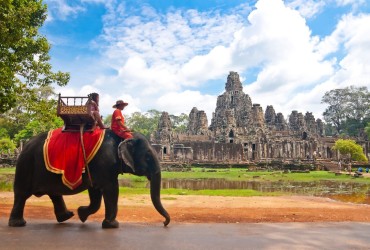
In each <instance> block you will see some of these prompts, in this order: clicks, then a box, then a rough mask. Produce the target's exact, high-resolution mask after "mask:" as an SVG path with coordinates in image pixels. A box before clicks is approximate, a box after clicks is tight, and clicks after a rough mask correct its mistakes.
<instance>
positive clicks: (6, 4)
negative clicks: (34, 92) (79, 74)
mask: <svg viewBox="0 0 370 250" xmlns="http://www.w3.org/2000/svg"><path fill="white" fill-rule="evenodd" d="M46 14H47V8H46V5H45V4H43V3H42V0H3V1H2V2H1V4H0V58H1V60H0V114H1V113H4V112H6V111H8V110H10V109H11V108H13V107H14V106H15V105H16V104H17V97H18V96H23V95H24V94H26V93H27V90H28V89H29V88H31V87H33V86H49V85H51V84H52V83H56V84H58V85H60V86H64V85H66V84H67V82H68V81H69V74H67V73H62V72H56V73H53V72H52V70H51V65H50V63H49V60H50V56H49V55H48V53H49V50H50V45H49V43H48V41H47V39H46V38H45V37H43V36H41V35H40V34H39V33H38V30H39V28H40V27H41V26H42V25H43V23H44V21H45V19H46ZM25 97H27V95H25ZM23 101H27V102H30V100H29V99H23Z"/></svg>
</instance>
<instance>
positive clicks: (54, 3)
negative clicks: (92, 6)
mask: <svg viewBox="0 0 370 250" xmlns="http://www.w3.org/2000/svg"><path fill="white" fill-rule="evenodd" d="M45 2H46V3H47V5H48V11H49V15H48V19H49V21H50V20H53V19H56V18H58V19H62V20H65V19H67V18H68V17H71V16H72V17H74V16H76V15H77V14H79V13H80V12H83V11H86V9H85V7H83V6H82V5H81V4H73V5H72V4H68V2H66V0H46V1H45Z"/></svg>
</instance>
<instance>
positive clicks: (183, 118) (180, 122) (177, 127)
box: [170, 113, 189, 133]
mask: <svg viewBox="0 0 370 250" xmlns="http://www.w3.org/2000/svg"><path fill="white" fill-rule="evenodd" d="M170 119H171V123H172V130H173V131H174V132H177V133H184V132H186V129H187V127H188V123H189V116H188V115H187V114H184V113H182V114H181V115H179V116H176V115H170Z"/></svg>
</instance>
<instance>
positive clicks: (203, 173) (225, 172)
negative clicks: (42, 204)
mask: <svg viewBox="0 0 370 250" xmlns="http://www.w3.org/2000/svg"><path fill="white" fill-rule="evenodd" d="M210 170H211V171H210ZM14 172H15V168H1V169H0V191H12V188H13V187H12V185H13V184H12V180H13V178H11V177H12V176H13V175H14ZM162 178H163V179H212V178H219V179H225V180H227V181H255V182H292V181H294V182H315V181H323V180H326V181H337V182H341V183H348V182H356V183H363V184H370V178H352V177H350V176H348V175H338V176H336V175H335V174H334V173H330V172H326V171H311V172H310V173H283V172H282V171H274V172H267V171H259V172H251V171H248V170H246V169H208V168H207V169H203V168H192V169H191V171H189V172H166V171H163V172H162ZM119 179H128V180H129V181H130V184H131V185H132V187H120V193H121V194H125V195H137V194H149V192H150V190H149V188H148V187H147V186H148V183H149V182H148V180H147V178H146V177H139V176H135V175H131V174H125V175H119ZM161 194H164V195H211V196H278V195H284V194H287V193H283V192H260V191H255V190H250V189H232V190H230V189H221V190H208V189H207V190H188V189H174V188H170V189H162V190H161Z"/></svg>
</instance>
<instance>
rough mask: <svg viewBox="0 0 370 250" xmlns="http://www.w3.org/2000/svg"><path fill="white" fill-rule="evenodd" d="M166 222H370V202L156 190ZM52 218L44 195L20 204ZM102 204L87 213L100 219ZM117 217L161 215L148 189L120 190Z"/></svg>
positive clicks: (7, 205) (71, 200)
mask: <svg viewBox="0 0 370 250" xmlns="http://www.w3.org/2000/svg"><path fill="white" fill-rule="evenodd" d="M65 201H66V204H67V207H68V208H69V209H70V210H72V211H73V212H75V214H76V215H75V216H74V217H73V218H72V220H78V216H77V212H76V210H77V208H78V207H79V206H81V205H87V204H88V203H89V201H88V195H87V194H78V195H74V196H66V197H65ZM12 203H13V193H11V192H0V218H4V217H5V218H8V217H9V214H10V211H11V208H12ZM162 203H163V206H164V207H165V208H166V210H167V211H168V213H169V214H170V216H171V223H247V222H254V223H256V222H257V223H258V222H329V221H330V222H342V221H357V222H370V206H369V205H361V204H352V203H345V202H338V201H333V200H331V199H328V198H320V197H308V196H280V197H215V196H190V195H184V196H182V195H176V196H167V195H165V196H162ZM32 218H34V219H54V218H55V217H54V213H53V209H52V203H51V201H50V199H49V198H48V197H47V196H43V197H41V198H37V197H31V198H30V199H29V200H28V201H27V203H26V208H25V219H26V220H27V219H32ZM103 218H104V205H103V204H102V207H101V208H100V210H99V211H98V212H97V213H96V214H94V215H92V216H90V217H89V219H88V221H89V220H92V221H102V220H103ZM117 219H118V220H119V221H120V222H141V223H154V222H161V221H163V218H162V217H161V216H160V215H159V214H158V213H157V211H156V210H155V209H154V207H153V205H152V204H151V201H150V197H149V195H136V196H120V198H119V210H118V216H117Z"/></svg>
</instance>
